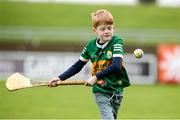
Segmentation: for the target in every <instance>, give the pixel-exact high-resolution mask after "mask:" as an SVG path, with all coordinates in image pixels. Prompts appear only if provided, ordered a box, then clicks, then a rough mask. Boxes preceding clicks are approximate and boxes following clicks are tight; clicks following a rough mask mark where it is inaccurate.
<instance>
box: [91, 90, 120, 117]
mask: <svg viewBox="0 0 180 120" xmlns="http://www.w3.org/2000/svg"><path fill="white" fill-rule="evenodd" d="M94 97H95V101H96V104H97V105H98V107H99V110H100V114H101V119H103V120H115V119H117V114H118V110H119V108H120V104H121V101H122V98H123V96H122V93H119V94H112V95H109V94H103V93H95V94H94Z"/></svg>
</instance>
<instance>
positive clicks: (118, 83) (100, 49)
mask: <svg viewBox="0 0 180 120" xmlns="http://www.w3.org/2000/svg"><path fill="white" fill-rule="evenodd" d="M123 54H124V50H123V41H122V39H121V38H120V37H119V36H117V35H114V36H113V38H112V39H111V40H110V41H108V42H106V43H104V44H103V45H99V44H98V43H97V38H94V39H92V40H90V41H89V42H88V43H87V45H86V46H85V47H84V49H83V51H82V52H81V56H80V60H82V61H88V60H90V61H91V63H92V69H91V74H92V75H96V74H97V73H98V72H100V71H102V70H104V69H106V68H107V67H108V66H110V65H111V64H112V60H113V57H121V58H123ZM129 85H130V82H129V78H128V75H127V72H126V70H125V68H124V66H123V65H122V66H121V70H120V71H118V72H116V73H112V74H110V75H108V76H106V77H104V78H102V79H100V80H99V79H98V80H97V82H96V83H95V84H94V85H93V86H92V88H93V89H92V90H93V93H97V92H101V93H110V94H112V93H119V92H122V91H123V88H124V87H127V86H129Z"/></svg>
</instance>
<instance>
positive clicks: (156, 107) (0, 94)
mask: <svg viewBox="0 0 180 120" xmlns="http://www.w3.org/2000/svg"><path fill="white" fill-rule="evenodd" d="M179 93H180V89H179V86H178V85H149V86H146V85H142V86H140V85H139V86H138V85H132V86H130V87H128V88H127V89H126V90H125V93H124V98H123V102H122V106H121V110H120V111H119V118H122V119H135V118H136V119H140V118H144V119H160V118H161V119H173V118H177V119H180V114H179V113H180V107H179V106H180V95H179ZM0 103H1V106H0V111H1V112H0V118H1V119H2V118H3V119H6V118H10V119H12V118H13V119H15V118H17V119H20V118H26V119H31V118H37V119H42V118H47V119H48V118H53V119H74V118H76V119H92V118H99V113H98V109H97V106H96V105H95V102H94V100H93V96H92V93H91V88H89V87H85V86H60V87H57V88H52V89H50V88H46V87H40V88H28V89H22V90H17V91H14V92H9V91H8V90H7V89H6V88H5V85H4V81H0Z"/></svg>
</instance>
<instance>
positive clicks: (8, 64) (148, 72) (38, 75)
mask: <svg viewBox="0 0 180 120" xmlns="http://www.w3.org/2000/svg"><path fill="white" fill-rule="evenodd" d="M79 55H80V54H79V53H72V52H0V79H6V78H7V77H8V76H9V75H10V74H12V73H14V72H20V73H22V74H23V75H25V76H28V77H30V78H32V79H40V80H45V79H46V80H49V79H50V78H51V77H53V76H57V75H59V74H60V73H62V72H64V71H65V70H66V69H68V68H69V67H70V66H71V65H72V64H74V63H75V62H76V60H78V58H79ZM156 62H157V60H156V57H155V56H154V55H152V54H146V55H144V57H143V58H142V59H136V58H135V57H134V56H133V55H132V54H126V55H125V56H124V63H125V67H126V69H127V72H128V74H129V78H130V80H131V83H132V84H155V83H156V81H157V64H156ZM90 66H91V64H90V62H88V64H87V65H86V66H85V67H84V68H83V69H82V71H81V72H80V73H78V74H77V75H75V76H73V77H72V78H70V79H77V80H82V79H83V80H87V79H88V78H89V77H90V76H91V67H90Z"/></svg>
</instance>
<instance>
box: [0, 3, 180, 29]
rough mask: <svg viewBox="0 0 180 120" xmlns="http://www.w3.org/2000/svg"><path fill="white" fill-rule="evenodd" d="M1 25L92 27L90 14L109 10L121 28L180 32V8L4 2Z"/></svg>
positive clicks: (1, 4) (0, 5)
mask: <svg viewBox="0 0 180 120" xmlns="http://www.w3.org/2000/svg"><path fill="white" fill-rule="evenodd" d="M0 8H1V11H2V12H3V14H2V15H1V17H2V18H3V19H2V18H1V23H0V25H7V26H10V25H13V26H14V25H15V26H51V27H52V26H55V27H91V18H90V13H91V12H93V11H95V10H97V9H108V10H110V11H111V12H112V14H113V15H114V18H115V23H116V26H117V27H118V28H158V29H179V28H180V22H179V21H180V8H160V7H157V6H154V5H149V6H147V5H145V6H136V7H129V6H112V5H73V4H50V3H49V4H47V3H44V4H40V3H39V4H38V3H36V4H34V3H23V2H19V3H16V2H0Z"/></svg>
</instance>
